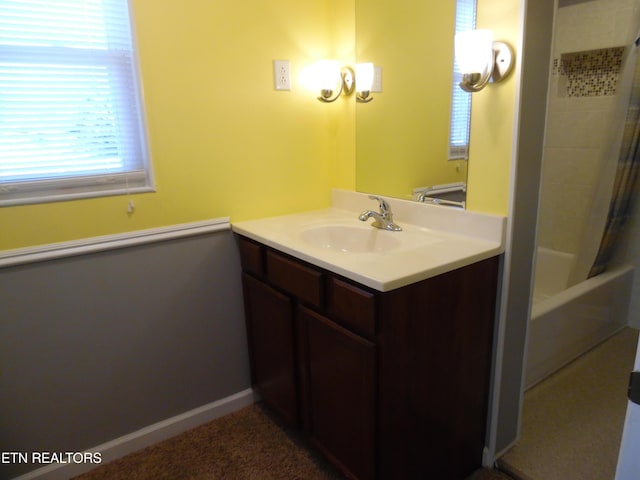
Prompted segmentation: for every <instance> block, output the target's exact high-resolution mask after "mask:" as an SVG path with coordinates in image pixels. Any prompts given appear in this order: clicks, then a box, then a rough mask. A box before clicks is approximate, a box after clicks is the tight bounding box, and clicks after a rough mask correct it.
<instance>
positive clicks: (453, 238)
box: [233, 190, 505, 292]
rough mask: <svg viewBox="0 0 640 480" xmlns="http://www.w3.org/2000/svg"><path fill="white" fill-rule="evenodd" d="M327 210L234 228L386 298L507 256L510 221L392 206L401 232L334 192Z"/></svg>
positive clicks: (362, 203) (357, 200)
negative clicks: (363, 217) (367, 217)
mask: <svg viewBox="0 0 640 480" xmlns="http://www.w3.org/2000/svg"><path fill="white" fill-rule="evenodd" d="M333 203H335V204H336V207H331V208H327V209H322V210H311V211H307V212H301V213H294V214H289V215H281V216H277V217H270V218H261V219H257V220H247V221H243V222H234V224H233V230H234V231H235V232H236V233H239V234H241V235H244V236H246V237H249V238H252V239H253V240H256V241H257V242H260V243H263V244H265V245H267V246H269V247H272V248H274V249H276V250H279V251H281V252H284V253H286V254H289V255H292V256H294V257H296V258H298V259H300V260H303V261H306V262H308V263H310V264H313V265H316V266H318V267H321V268H324V269H326V270H329V271H331V272H334V273H336V274H338V275H342V276H344V277H346V278H349V279H351V280H354V281H356V282H358V283H361V284H364V285H366V286H368V287H371V288H374V289H376V290H379V291H383V292H384V291H389V290H393V289H395V288H400V287H403V286H406V285H409V284H411V283H414V282H417V281H420V280H424V279H426V278H429V277H433V276H436V275H439V274H441V273H445V272H448V271H451V270H454V269H456V268H460V267H464V266H466V265H469V264H471V263H474V262H477V261H480V260H483V259H485V258H489V257H492V256H495V255H499V254H500V253H502V252H503V251H504V247H503V238H504V236H503V232H504V224H505V219H504V218H503V217H494V216H487V215H483V214H474V213H471V212H467V211H464V210H458V209H448V208H442V207H437V206H432V205H426V204H422V203H418V202H411V201H405V200H399V199H393V200H390V204H391V208H392V210H393V212H394V214H395V217H394V218H395V222H396V223H397V224H398V225H400V226H401V227H402V231H400V232H390V231H387V230H381V229H379V228H374V227H373V226H372V225H371V222H370V221H369V222H361V221H360V220H359V219H358V217H359V215H360V213H361V212H363V211H364V210H366V209H369V208H371V207H372V206H375V205H374V204H373V202H372V201H371V199H369V198H368V195H366V194H361V193H356V192H346V191H337V190H334V192H333V194H332V204H333Z"/></svg>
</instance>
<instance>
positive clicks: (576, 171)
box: [538, 0, 640, 328]
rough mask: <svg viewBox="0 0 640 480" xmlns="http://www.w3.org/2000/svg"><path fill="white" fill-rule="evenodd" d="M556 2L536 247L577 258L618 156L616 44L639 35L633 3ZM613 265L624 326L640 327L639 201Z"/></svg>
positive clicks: (638, 2)
mask: <svg viewBox="0 0 640 480" xmlns="http://www.w3.org/2000/svg"><path fill="white" fill-rule="evenodd" d="M563 4H565V5H566V6H565V7H563V8H559V9H558V11H557V16H556V27H555V39H554V52H553V58H554V64H553V66H552V76H551V82H550V90H549V102H548V120H547V131H546V142H545V151H544V159H543V172H542V174H543V176H542V185H541V197H540V198H541V201H540V202H541V203H540V217H539V225H538V243H539V245H541V246H544V247H547V248H552V249H554V250H560V251H564V252H571V253H577V252H578V251H579V249H580V247H581V244H582V238H583V237H585V236H586V237H596V236H597V237H598V238H599V236H600V235H601V232H596V231H595V228H594V227H593V225H592V224H591V222H590V220H591V219H590V218H589V214H590V212H591V210H592V209H594V208H595V207H596V205H594V201H595V200H594V198H595V195H594V193H595V191H596V190H597V188H598V180H599V179H600V178H601V177H602V176H603V167H604V163H605V160H606V158H607V155H612V154H614V155H616V158H617V154H618V146H615V145H611V142H612V139H614V138H615V132H612V131H611V130H612V129H615V128H616V127H617V126H619V125H620V122H621V121H622V120H623V119H624V115H625V112H624V111H621V110H620V108H621V107H620V104H623V103H624V102H621V101H620V99H619V97H618V95H617V93H618V89H617V87H618V86H619V85H618V79H619V78H618V73H619V71H618V70H619V67H620V66H621V61H620V60H621V56H623V55H624V53H623V50H622V49H621V47H625V48H633V47H632V45H631V42H630V41H629V39H630V38H631V37H633V38H634V39H635V35H636V34H637V33H640V32H637V31H636V30H638V29H639V25H638V20H637V18H638V14H639V11H640V0H589V1H584V0H580V1H579V2H577V1H573V0H560V5H563ZM633 23H635V25H633ZM634 29H635V30H634ZM622 58H623V57H622ZM621 118H622V120H621ZM612 152H613V153H612ZM599 201H602V200H599ZM605 208H606V206H605ZM614 263H617V264H620V263H624V264H631V265H635V267H636V274H635V280H634V285H633V287H632V288H633V290H632V294H631V305H630V309H629V310H630V311H629V323H630V325H632V326H634V327H635V328H640V198H637V199H636V203H635V207H634V208H633V211H632V213H631V218H630V219H629V220H628V222H627V224H626V226H625V229H624V230H623V235H622V239H621V242H620V245H619V247H618V249H617V252H616V255H615V258H614Z"/></svg>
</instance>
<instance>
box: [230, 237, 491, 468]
mask: <svg viewBox="0 0 640 480" xmlns="http://www.w3.org/2000/svg"><path fill="white" fill-rule="evenodd" d="M238 241H239V247H240V254H241V260H242V265H243V288H244V295H245V311H246V320H247V332H248V339H249V349H250V357H251V371H252V381H253V385H254V388H255V389H256V390H257V391H258V393H259V394H260V395H261V396H262V398H263V400H264V402H265V403H266V404H268V405H269V406H271V407H272V408H273V409H274V410H275V411H277V412H278V413H279V414H280V415H281V416H282V418H283V419H284V420H286V421H287V422H288V423H289V424H290V425H292V426H293V427H295V428H299V429H300V430H302V431H303V432H304V434H305V435H306V436H307V438H308V439H309V441H310V442H311V444H312V445H314V446H315V447H316V448H317V449H318V450H320V451H321V452H322V453H323V454H324V455H325V456H326V457H327V458H328V459H329V460H330V461H331V462H332V463H333V464H334V465H336V467H337V468H339V469H340V470H341V471H342V472H343V473H344V474H345V476H347V477H348V478H355V479H361V480H368V479H380V480H386V479H398V480H408V479H426V478H438V479H452V480H453V479H464V478H466V477H467V476H468V475H469V474H471V473H472V472H473V471H474V470H475V469H476V468H478V467H479V466H480V465H481V461H482V450H483V447H484V443H485V431H486V421H487V410H488V405H489V404H488V398H489V375H490V368H491V352H492V343H493V323H494V312H495V300H496V292H497V276H498V258H497V257H495V258H491V259H488V260H483V261H480V262H477V263H474V264H472V265H469V266H466V267H464V268H460V269H457V270H454V271H451V272H448V273H444V274H442V275H438V276H436V277H433V278H429V279H427V280H423V281H420V282H416V283H414V284H411V285H408V286H406V287H402V288H398V289H395V290H392V291H389V292H379V291H376V290H373V289H370V288H368V287H365V286H363V285H360V284H358V283H356V282H353V281H351V280H349V279H346V278H344V277H341V276H339V275H336V274H334V273H332V272H329V271H326V270H323V269H321V268H319V267H316V266H314V265H311V264H308V263H306V262H303V261H301V260H298V259H295V258H293V257H290V256H288V255H285V254H283V253H281V252H278V251H276V250H273V249H271V248H269V247H266V246H264V245H261V244H260V243H258V242H254V241H253V240H250V239H247V238H245V237H241V236H240V237H238Z"/></svg>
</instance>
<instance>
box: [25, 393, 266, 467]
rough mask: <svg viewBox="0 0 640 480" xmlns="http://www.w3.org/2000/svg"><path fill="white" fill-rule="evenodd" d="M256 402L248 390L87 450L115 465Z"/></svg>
mask: <svg viewBox="0 0 640 480" xmlns="http://www.w3.org/2000/svg"><path fill="white" fill-rule="evenodd" d="M256 400H257V395H256V394H255V393H254V392H253V390H252V389H251V388H248V389H246V390H243V391H241V392H238V393H235V394H233V395H231V396H229V397H226V398H223V399H220V400H216V401H215V402H212V403H209V404H207V405H203V406H202V407H198V408H195V409H193V410H190V411H188V412H185V413H182V414H180V415H176V416H175V417H172V418H168V419H166V420H162V421H160V422H158V423H154V424H153V425H149V426H148V427H145V428H142V429H140V430H138V431H136V432H133V433H130V434H128V435H124V436H122V437H120V438H116V439H114V440H111V441H109V442H106V443H103V444H102V445H98V446H97V447H93V448H89V449H87V450H86V451H87V452H100V453H101V457H102V462H101V464H105V463H108V462H112V461H113V460H117V459H118V458H121V457H124V456H125V455H128V454H130V453H133V452H136V451H138V450H140V449H142V448H145V447H148V446H150V445H153V444H154V443H158V442H161V441H163V440H166V439H168V438H171V437H173V436H175V435H179V434H180V433H183V432H186V431H187V430H190V429H192V428H195V427H197V426H199V425H202V424H204V423H207V422H210V421H211V420H215V419H216V418H218V417H222V416H223V415H227V414H228V413H232V412H235V411H236V410H240V409H241V408H243V407H246V406H248V405H251V404H252V403H254V402H255V401H256ZM98 466H99V465H96V464H90V463H79V464H75V463H69V464H51V465H47V466H46V467H42V468H38V469H37V470H33V471H31V472H29V473H26V474H24V475H21V476H19V477H15V478H14V479H13V480H36V479H37V480H67V479H69V478H70V477H73V476H76V475H80V474H82V473H85V472H88V471H89V470H92V469H94V468H96V467H98Z"/></svg>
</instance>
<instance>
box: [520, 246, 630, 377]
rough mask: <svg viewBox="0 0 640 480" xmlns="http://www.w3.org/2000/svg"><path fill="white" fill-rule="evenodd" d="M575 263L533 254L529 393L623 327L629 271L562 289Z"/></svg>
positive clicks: (566, 257) (543, 252)
mask: <svg viewBox="0 0 640 480" xmlns="http://www.w3.org/2000/svg"><path fill="white" fill-rule="evenodd" d="M573 261H574V257H573V255H571V254H567V253H563V252H557V251H554V250H549V249H546V248H538V251H537V256H536V270H535V271H536V275H535V281H534V287H533V305H532V310H531V320H530V322H529V325H528V339H527V354H526V362H525V365H526V366H525V388H530V387H532V386H533V385H535V384H536V383H538V382H540V381H541V380H543V379H544V378H546V377H547V376H549V375H551V374H552V373H553V372H555V371H556V370H558V369H560V368H562V367H563V366H565V365H566V364H567V363H569V362H571V361H572V360H574V359H576V358H577V357H579V356H580V355H581V354H583V353H584V352H586V351H587V350H589V349H591V348H592V347H594V346H596V345H597V344H599V343H600V342H602V341H604V340H606V339H607V338H608V337H610V336H611V335H613V334H614V333H616V332H617V331H618V330H620V329H621V328H622V327H624V326H625V325H626V324H627V313H628V308H629V299H630V295H631V284H632V280H633V267H630V266H620V267H616V268H612V269H610V270H608V271H606V272H604V273H602V274H600V275H598V276H596V277H593V278H590V279H587V280H585V281H584V282H581V283H579V284H577V285H573V286H571V287H569V288H566V285H567V280H568V278H569V273H570V271H571V268H572V265H573Z"/></svg>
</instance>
